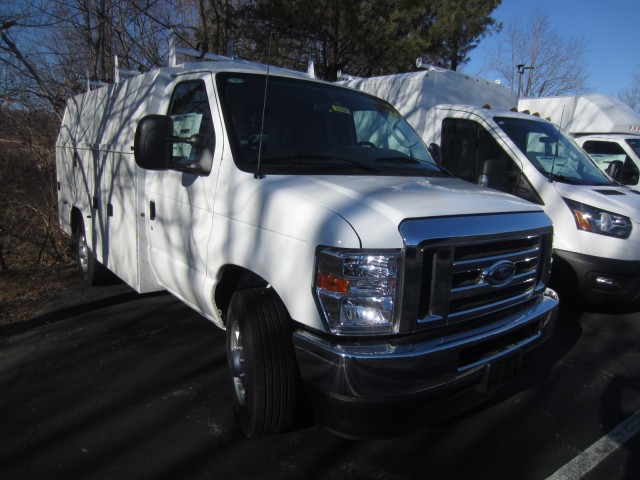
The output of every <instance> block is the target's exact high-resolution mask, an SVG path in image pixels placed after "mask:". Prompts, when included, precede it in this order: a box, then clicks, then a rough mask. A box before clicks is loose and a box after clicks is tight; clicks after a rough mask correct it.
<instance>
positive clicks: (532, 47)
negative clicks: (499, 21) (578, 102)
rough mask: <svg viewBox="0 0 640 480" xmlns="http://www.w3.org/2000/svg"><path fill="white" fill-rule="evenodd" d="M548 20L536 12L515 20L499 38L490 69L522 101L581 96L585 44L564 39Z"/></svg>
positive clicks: (583, 79) (543, 14)
mask: <svg viewBox="0 0 640 480" xmlns="http://www.w3.org/2000/svg"><path fill="white" fill-rule="evenodd" d="M549 18H550V16H549V15H548V14H547V13H546V12H545V11H544V10H542V9H536V10H534V11H533V13H532V14H530V15H528V16H527V17H526V20H523V18H522V17H518V18H517V19H515V20H514V21H513V22H512V23H510V24H509V25H507V28H506V29H505V30H504V31H503V33H502V34H501V35H499V36H498V44H497V49H496V52H495V53H494V55H493V56H492V60H491V61H490V65H491V68H492V70H494V71H495V72H497V73H498V74H499V75H500V76H502V77H503V78H504V79H505V80H506V81H507V84H508V86H510V87H511V89H512V90H513V91H518V93H519V95H520V96H524V97H542V96H545V95H565V94H570V93H574V94H577V93H584V92H585V91H587V90H588V89H589V87H588V84H587V67H588V62H587V60H586V57H587V55H586V53H587V42H586V40H585V39H584V38H577V39H564V38H562V37H561V36H560V35H559V34H558V33H557V32H555V31H554V30H552V28H551V25H550V22H549Z"/></svg>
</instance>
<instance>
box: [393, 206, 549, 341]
mask: <svg viewBox="0 0 640 480" xmlns="http://www.w3.org/2000/svg"><path fill="white" fill-rule="evenodd" d="M521 216H522V217H524V220H527V219H528V218H527V216H526V215H524V216H523V215H521ZM491 218H492V219H496V218H497V219H501V220H502V218H501V217H499V216H498V215H495V216H491ZM536 218H538V219H539V218H540V217H536ZM480 219H481V220H482V221H483V222H484V221H485V220H488V219H486V218H485V217H480ZM467 220H469V219H468V218H467ZM492 221H495V220H492ZM534 223H535V222H534ZM497 224H498V227H499V228H498V230H497V231H496V233H495V234H491V231H490V230H491V229H490V226H489V225H491V223H489V224H488V225H487V224H485V223H483V224H482V225H483V231H482V232H481V234H480V235H466V236H450V237H444V238H436V239H433V238H429V239H426V240H423V241H421V242H417V250H416V255H415V265H414V269H412V268H411V267H409V268H408V269H407V273H408V277H406V278H405V284H411V283H412V282H414V281H415V282H416V283H418V282H419V289H416V290H415V291H416V293H417V304H415V302H416V300H413V302H414V304H415V310H413V311H414V312H415V313H414V315H416V316H415V317H414V320H413V323H414V329H417V330H425V329H434V328H443V327H447V326H449V327H450V329H451V330H452V332H453V331H456V332H459V331H460V330H461V329H462V330H464V329H465V327H464V324H465V323H466V324H468V325H469V328H475V327H477V326H479V325H487V324H490V323H493V322H496V321H500V320H502V319H503V318H505V315H507V314H508V315H514V314H517V313H518V311H520V310H524V309H526V308H529V307H530V305H531V302H532V301H536V298H538V297H540V296H541V294H542V292H543V290H544V288H545V287H546V285H545V283H546V282H547V281H548V270H549V266H550V265H549V262H550V255H551V237H552V233H551V232H552V230H551V228H550V226H548V227H547V228H532V229H528V230H527V229H514V230H515V231H512V232H508V231H505V230H508V224H507V223H506V222H504V221H503V222H497ZM467 225H468V227H469V228H470V229H473V225H474V223H473V222H468V223H467ZM514 225H515V226H518V225H520V223H518V222H516V223H515V224H514ZM456 226H457V227H458V228H460V227H461V225H460V224H456ZM409 264H410V265H411V261H409ZM412 274H413V275H415V276H416V277H419V278H416V279H415V280H412V279H411V278H410V276H411V275H412ZM412 291H414V290H412ZM405 302H407V303H408V304H409V305H411V302H412V299H411V298H410V297H409V298H407V297H405ZM404 312H405V315H406V314H407V313H408V312H409V309H408V308H406V309H404ZM407 323H408V320H407V319H406V318H405V322H404V324H405V325H407ZM454 325H455V328H453V326H454Z"/></svg>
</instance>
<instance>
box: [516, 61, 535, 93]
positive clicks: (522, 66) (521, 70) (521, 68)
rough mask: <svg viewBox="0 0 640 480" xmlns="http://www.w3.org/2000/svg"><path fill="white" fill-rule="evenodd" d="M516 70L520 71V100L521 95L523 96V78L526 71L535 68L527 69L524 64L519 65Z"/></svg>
mask: <svg viewBox="0 0 640 480" xmlns="http://www.w3.org/2000/svg"><path fill="white" fill-rule="evenodd" d="M516 68H517V69H518V75H519V77H518V98H520V95H522V76H523V75H524V71H525V70H533V67H526V66H525V65H524V63H519V64H518V65H516Z"/></svg>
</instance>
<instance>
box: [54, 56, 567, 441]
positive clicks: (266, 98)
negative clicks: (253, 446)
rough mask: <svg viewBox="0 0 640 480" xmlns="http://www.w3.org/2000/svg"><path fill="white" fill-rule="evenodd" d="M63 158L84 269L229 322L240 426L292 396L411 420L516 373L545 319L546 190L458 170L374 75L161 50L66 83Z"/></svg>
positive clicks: (375, 418)
mask: <svg viewBox="0 0 640 480" xmlns="http://www.w3.org/2000/svg"><path fill="white" fill-rule="evenodd" d="M57 165H58V183H59V207H60V222H61V225H62V227H63V228H64V230H65V231H66V232H67V233H68V234H69V235H72V236H73V238H75V241H76V242H77V250H78V258H79V265H80V269H81V271H82V273H83V275H84V277H85V280H86V281H87V282H89V283H92V282H95V281H96V275H97V274H98V273H99V270H100V269H101V268H103V266H104V267H106V268H108V269H109V270H111V271H113V272H115V273H116V274H117V275H118V276H120V278H122V279H123V280H124V281H125V282H127V283H128V284H129V285H131V287H133V288H134V289H135V290H136V291H138V292H150V291H154V290H161V289H166V290H168V291H170V292H171V293H172V294H174V295H175V296H176V297H178V298H179V299H181V300H182V301H184V302H185V303H187V304H188V305H190V306H191V307H193V308H194V309H195V310H196V311H198V312H200V313H201V314H202V315H203V316H205V317H206V318H208V319H209V320H211V321H212V322H214V323H215V324H216V325H218V326H219V327H221V328H224V329H226V332H227V352H228V364H229V374H230V379H231V382H230V383H231V386H232V392H233V398H234V404H235V409H236V414H237V416H238V418H239V422H240V424H241V427H242V429H243V431H244V432H245V434H246V435H248V436H252V435H259V434H266V433H272V432H279V431H282V430H285V429H287V428H289V427H290V426H291V425H292V422H293V419H294V418H295V415H294V414H295V412H296V408H297V406H298V405H299V401H300V399H301V398H303V397H302V395H307V396H308V397H309V398H310V399H311V401H312V403H313V405H314V407H315V413H316V419H317V421H318V422H319V423H321V424H323V425H325V426H326V427H327V428H329V429H331V430H333V431H335V432H337V433H340V434H343V435H353V436H358V437H366V436H377V435H384V434H386V433H391V432H393V431H398V430H404V429H406V428H408V427H409V426H413V427H415V426H417V425H420V422H421V421H422V420H425V419H427V418H429V417H433V416H434V415H441V414H442V411H441V410H440V407H442V409H444V410H446V409H453V408H457V409H459V408H464V407H467V406H470V405H472V404H473V403H474V401H476V400H477V399H479V398H485V397H486V394H487V393H490V392H492V391H493V390H495V389H496V388H499V387H501V386H502V385H503V384H505V383H506V382H507V381H510V380H511V379H513V378H514V377H516V376H517V374H518V369H519V365H520V363H521V361H522V359H523V358H526V357H528V355H529V354H530V353H531V352H533V351H534V350H536V349H537V348H538V347H539V346H540V345H541V344H543V343H544V342H545V341H546V340H547V339H548V338H549V337H550V335H551V333H552V331H553V330H554V327H555V321H556V316H557V307H558V300H557V297H556V296H555V294H554V292H553V291H551V290H549V289H547V282H548V278H549V271H550V262H551V242H552V235H553V234H552V226H551V222H550V220H549V219H548V217H547V216H546V215H545V214H544V212H543V211H542V209H541V208H540V207H539V206H537V205H534V204H532V203H529V202H525V201H522V200H520V199H517V198H515V197H512V196H509V195H505V194H502V193H500V192H495V191H490V190H487V189H482V188H480V187H477V186H475V185H470V184H469V183H467V182H463V181H461V180H458V179H456V178H453V177H452V176H451V175H450V174H448V173H446V172H445V171H443V170H442V169H441V168H440V167H439V166H438V165H436V163H435V162H434V161H433V160H432V158H431V156H430V155H429V153H428V150H427V147H426V146H425V145H424V144H423V143H422V141H421V140H420V138H419V137H418V135H417V134H416V133H415V132H414V131H413V130H412V129H411V127H410V126H409V125H408V124H407V122H406V121H405V120H404V118H403V117H402V116H401V115H400V114H398V113H397V112H396V111H395V110H394V109H393V108H392V107H391V106H390V105H389V104H388V103H386V102H384V101H382V100H380V99H377V98H375V97H373V96H369V95H366V94H364V93H362V92H358V91H355V90H352V89H349V88H345V87H341V86H338V85H334V84H331V83H326V82H321V81H318V80H314V79H311V78H308V76H307V75H305V74H302V73H297V72H292V71H286V70H282V69H277V68H274V67H265V66H263V65H257V64H251V63H249V62H244V61H226V60H222V61H218V62H201V63H184V64H180V65H176V66H171V67H165V68H160V69H158V70H155V71H152V72H149V73H146V74H142V75H139V76H137V77H133V78H130V79H127V80H124V81H122V82H120V83H117V84H113V85H109V86H107V87H104V88H99V89H97V90H94V91H90V92H88V93H85V94H81V95H78V96H75V97H73V98H71V99H70V100H69V102H68V106H67V109H66V112H65V115H64V120H63V122H62V128H61V131H60V135H59V137H58V140H57ZM176 321H179V319H176ZM303 392H304V394H303ZM465 394H466V395H465ZM300 403H301V402H300ZM436 407H438V408H436Z"/></svg>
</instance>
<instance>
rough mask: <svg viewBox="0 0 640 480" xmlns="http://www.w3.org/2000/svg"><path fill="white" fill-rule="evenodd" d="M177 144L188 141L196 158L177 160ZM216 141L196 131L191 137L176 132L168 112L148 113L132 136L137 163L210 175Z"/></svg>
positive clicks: (147, 166) (143, 166) (141, 166)
mask: <svg viewBox="0 0 640 480" xmlns="http://www.w3.org/2000/svg"><path fill="white" fill-rule="evenodd" d="M175 144H186V145H189V146H191V147H192V148H194V149H195V152H197V154H196V155H195V157H194V161H191V162H188V163H182V162H179V161H176V158H174V157H173V155H174V145H175ZM213 146H214V143H213V141H212V139H211V138H210V136H207V135H205V134H203V133H196V134H194V135H192V136H190V137H186V138H185V137H176V136H174V134H173V120H172V119H171V117H168V116H165V115H147V116H145V117H143V118H142V120H140V123H138V126H137V127H136V133H135V136H134V139H133V154H134V158H135V160H136V164H137V165H138V166H139V167H140V168H144V169H146V170H169V169H171V170H177V171H180V172H188V173H192V174H194V175H208V174H209V172H210V171H211V164H212V158H213Z"/></svg>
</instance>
